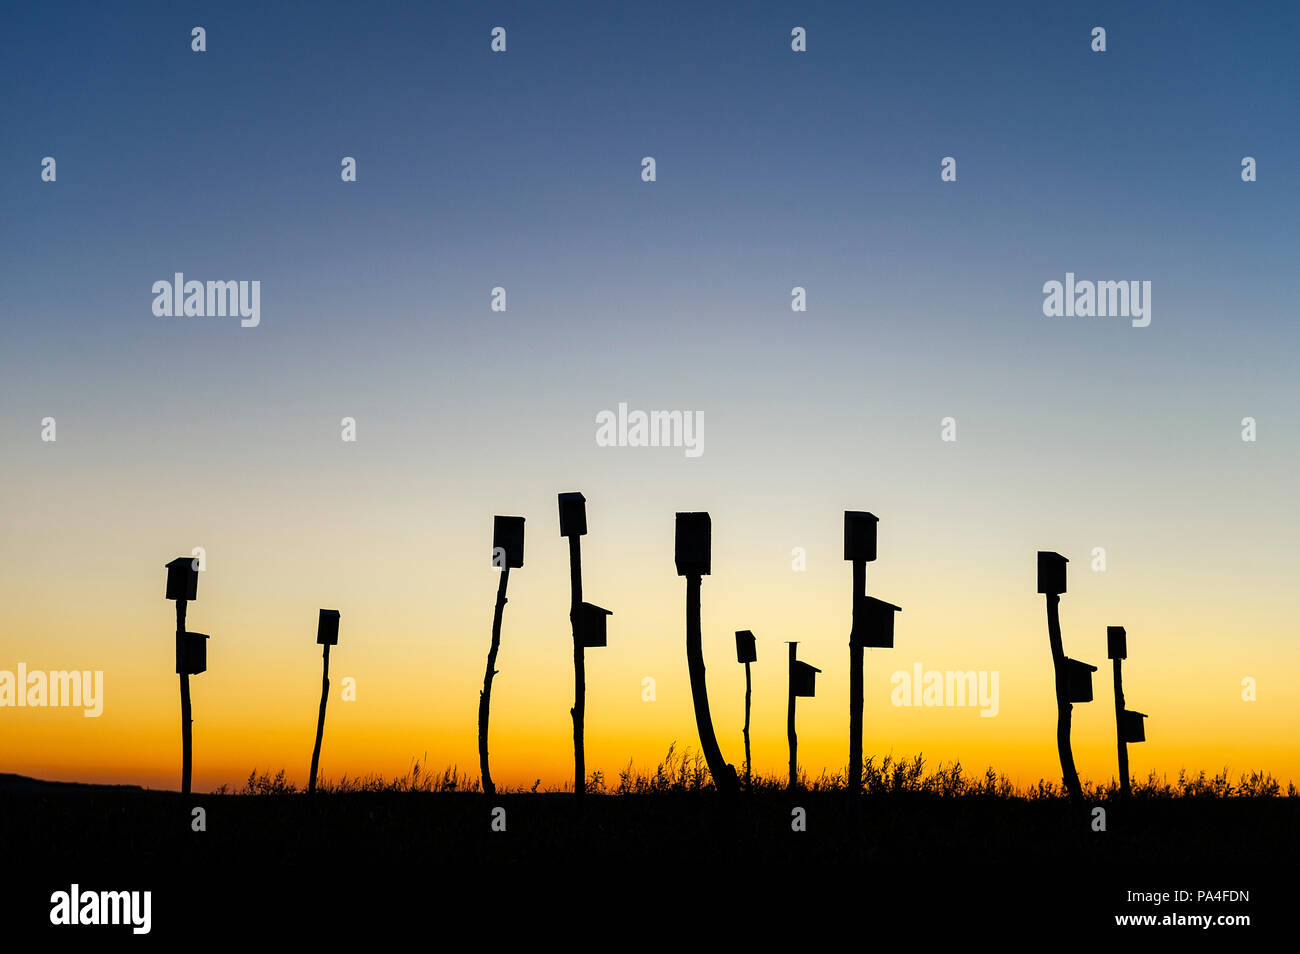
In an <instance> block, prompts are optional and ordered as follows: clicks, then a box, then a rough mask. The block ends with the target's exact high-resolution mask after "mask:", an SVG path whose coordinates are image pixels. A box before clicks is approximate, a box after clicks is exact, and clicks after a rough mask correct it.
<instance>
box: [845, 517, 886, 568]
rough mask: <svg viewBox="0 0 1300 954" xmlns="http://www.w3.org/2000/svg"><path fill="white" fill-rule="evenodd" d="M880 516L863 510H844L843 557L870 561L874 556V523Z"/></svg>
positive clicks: (878, 520) (877, 521)
mask: <svg viewBox="0 0 1300 954" xmlns="http://www.w3.org/2000/svg"><path fill="white" fill-rule="evenodd" d="M879 522H880V518H879V517H877V516H876V515H875V514H874V513H867V512H866V511H864V510H846V511H844V559H846V560H852V561H855V562H856V561H859V560H862V561H865V562H867V563H870V562H871V561H872V560H874V559H875V558H876V524H877V523H879Z"/></svg>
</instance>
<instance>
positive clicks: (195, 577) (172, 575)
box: [167, 557, 199, 600]
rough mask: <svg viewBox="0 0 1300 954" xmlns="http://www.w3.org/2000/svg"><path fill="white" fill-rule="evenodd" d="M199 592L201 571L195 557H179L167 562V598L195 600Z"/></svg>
mask: <svg viewBox="0 0 1300 954" xmlns="http://www.w3.org/2000/svg"><path fill="white" fill-rule="evenodd" d="M198 594H199V571H198V570H196V569H194V557H177V558H176V559H175V560H172V562H170V563H168V564H167V599H169V600H194V599H198Z"/></svg>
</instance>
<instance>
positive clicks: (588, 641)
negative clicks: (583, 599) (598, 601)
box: [577, 603, 614, 649]
mask: <svg viewBox="0 0 1300 954" xmlns="http://www.w3.org/2000/svg"><path fill="white" fill-rule="evenodd" d="M613 615H614V611H613V610H607V609H601V608H600V607H599V606H596V605H595V604H593V603H579V604H578V620H577V630H578V639H579V641H580V642H581V643H582V645H583V648H584V649H591V648H592V647H600V646H604V645H605V620H606V619H608V618H609V617H610V616H613Z"/></svg>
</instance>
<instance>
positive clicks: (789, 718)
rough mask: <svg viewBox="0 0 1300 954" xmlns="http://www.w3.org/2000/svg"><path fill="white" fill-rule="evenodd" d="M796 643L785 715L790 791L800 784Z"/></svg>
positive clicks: (792, 655)
mask: <svg viewBox="0 0 1300 954" xmlns="http://www.w3.org/2000/svg"><path fill="white" fill-rule="evenodd" d="M795 652H796V644H795V643H791V644H790V680H789V681H790V706H789V708H788V709H787V710H786V716H785V736H786V739H787V740H788V741H789V742H790V785H789V789H790V791H792V792H793V791H794V790H795V788H796V787H797V786H798V784H799V775H798V773H799V763H798V757H797V756H798V751H799V737H798V736H797V735H795V731H794V663H795V658H794V656H795Z"/></svg>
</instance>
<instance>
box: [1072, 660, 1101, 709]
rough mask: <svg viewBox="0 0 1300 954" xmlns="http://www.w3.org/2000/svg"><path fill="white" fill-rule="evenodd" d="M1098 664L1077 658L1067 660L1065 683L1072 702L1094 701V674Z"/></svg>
mask: <svg viewBox="0 0 1300 954" xmlns="http://www.w3.org/2000/svg"><path fill="white" fill-rule="evenodd" d="M1096 671H1097V667H1096V666H1089V665H1088V664H1087V663H1086V662H1079V660H1077V659H1068V658H1067V659H1066V660H1065V684H1066V689H1067V691H1068V693H1069V696H1070V700H1069V701H1070V702H1092V674H1093V673H1094V672H1096Z"/></svg>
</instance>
